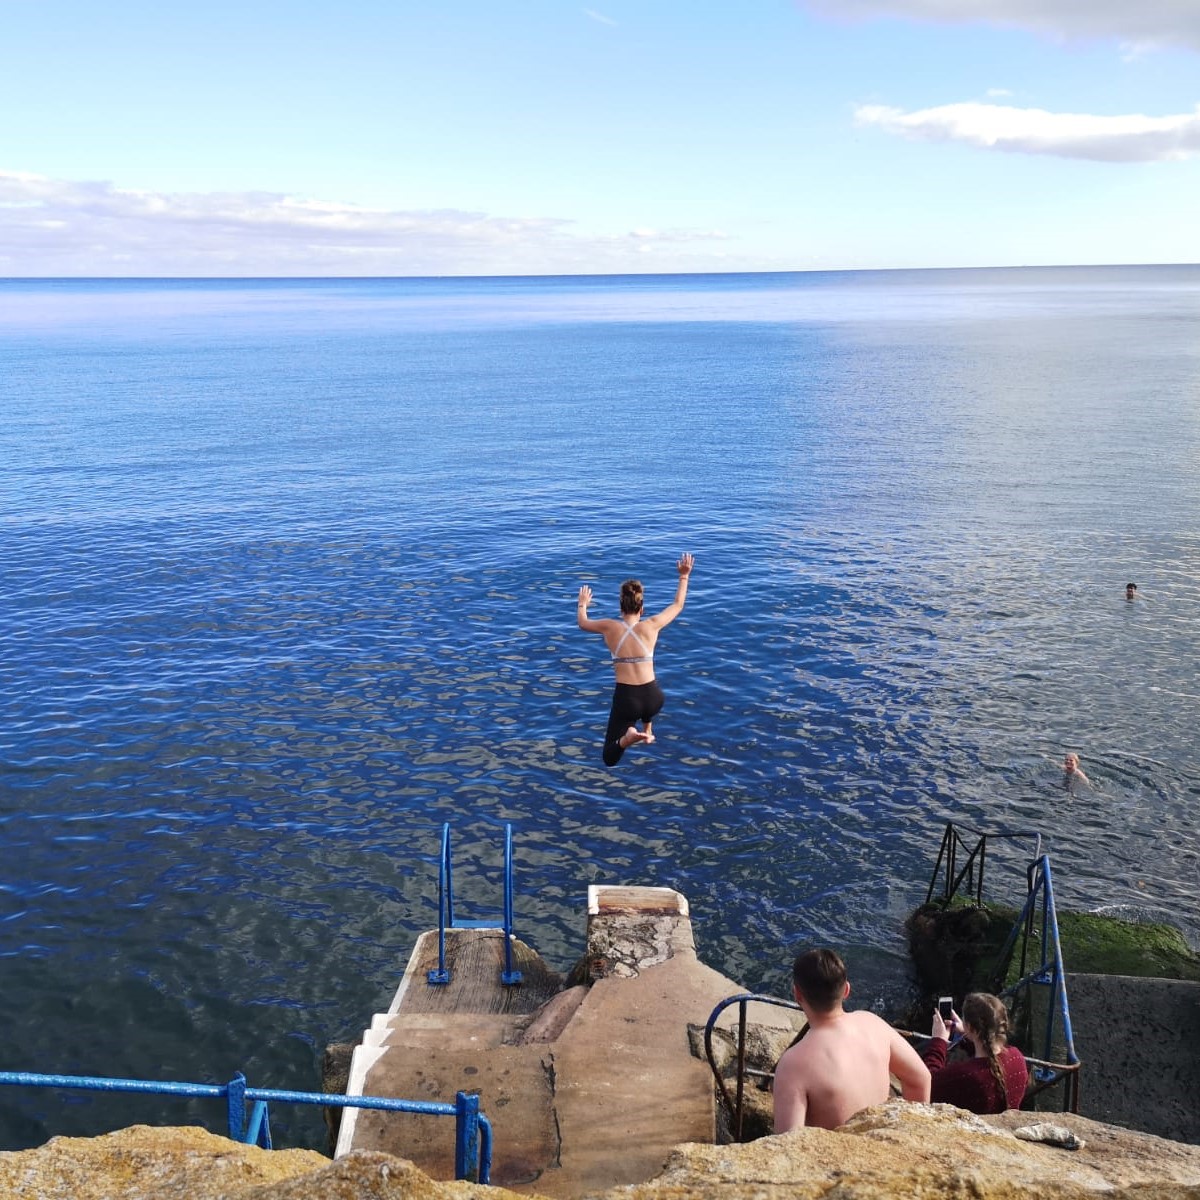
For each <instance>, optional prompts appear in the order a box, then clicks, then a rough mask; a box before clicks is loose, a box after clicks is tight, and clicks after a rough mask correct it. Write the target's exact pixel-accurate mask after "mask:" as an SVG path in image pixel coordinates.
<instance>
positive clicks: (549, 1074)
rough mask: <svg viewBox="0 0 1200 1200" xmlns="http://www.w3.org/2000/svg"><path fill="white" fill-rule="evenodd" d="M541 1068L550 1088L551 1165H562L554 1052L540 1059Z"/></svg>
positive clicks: (560, 1126)
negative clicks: (552, 1136)
mask: <svg viewBox="0 0 1200 1200" xmlns="http://www.w3.org/2000/svg"><path fill="white" fill-rule="evenodd" d="M542 1070H543V1071H545V1072H546V1085H547V1087H549V1089H550V1119H551V1120H552V1121H553V1122H554V1155H553V1157H552V1158H551V1160H550V1163H549V1165H550V1166H551V1167H561V1166H562V1125H560V1124H559V1120H558V1105H557V1104H555V1102H554V1100H555V1096H556V1088H557V1086H558V1073H557V1072H556V1071H555V1069H554V1053H553V1051H551V1052H550V1054H548V1055H547V1056H546V1057H545V1058H543V1059H542Z"/></svg>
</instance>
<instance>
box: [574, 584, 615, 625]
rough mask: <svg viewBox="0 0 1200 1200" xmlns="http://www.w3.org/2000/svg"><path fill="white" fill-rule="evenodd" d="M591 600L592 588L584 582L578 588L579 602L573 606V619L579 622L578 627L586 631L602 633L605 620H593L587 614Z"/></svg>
mask: <svg viewBox="0 0 1200 1200" xmlns="http://www.w3.org/2000/svg"><path fill="white" fill-rule="evenodd" d="M591 602H592V589H591V588H590V587H588V586H587V584H586V583H585V584H584V585H583V587H581V588H580V589H579V602H578V604H576V606H575V620H576V621H577V622H578V623H579V628H580V629H586V630H587V631H588V633H603V632H604V626H605V625H606V624H607V622H605V621H593V620H592V619H591V618H590V617H589V616H588V615H587V610H588V605H589V604H591Z"/></svg>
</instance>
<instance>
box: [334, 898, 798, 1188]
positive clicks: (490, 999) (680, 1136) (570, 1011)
mask: <svg viewBox="0 0 1200 1200" xmlns="http://www.w3.org/2000/svg"><path fill="white" fill-rule="evenodd" d="M447 937H448V943H447V958H448V960H452V970H453V973H454V978H453V982H452V983H451V984H450V985H449V986H448V987H430V986H429V985H428V984H426V982H425V971H426V970H428V969H429V956H430V939H432V946H433V954H434V956H435V957H436V949H437V945H436V939H437V935H436V933H434V934H425V935H423V936H422V938H421V939H420V940H419V941H418V944H417V946H416V947H415V948H414V951H413V956H412V959H411V960H410V962H409V965H408V968H407V969H406V971H405V975H404V979H403V980H402V981H401V984H400V987H399V988H398V990H397V993H396V998H395V1000H394V1001H393V1003H392V1005H391V1007H390V1009H389V1011H388V1013H385V1014H379V1015H377V1016H376V1017H375V1018H374V1019H373V1020H372V1023H371V1028H370V1029H368V1030H367V1031H366V1032H365V1033H364V1036H363V1040H362V1043H361V1044H360V1045H359V1046H358V1047H357V1048H356V1049H355V1051H354V1056H353V1060H352V1065H351V1072H350V1083H349V1086H348V1087H347V1092H348V1093H349V1094H354V1093H358V1094H367V1095H371V1094H373V1095H391V1096H404V1097H407V1098H411V1099H429V1100H439V1101H442V1102H453V1099H454V1094H455V1092H457V1091H459V1090H462V1091H478V1092H479V1095H480V1101H481V1106H482V1108H483V1111H484V1112H485V1113H486V1114H487V1116H488V1118H489V1119H490V1120H491V1122H492V1126H493V1131H494V1135H495V1141H494V1156H493V1164H492V1182H493V1183H494V1184H498V1185H501V1186H504V1187H508V1188H512V1189H515V1190H527V1191H534V1192H538V1193H540V1194H542V1195H546V1196H551V1197H573V1196H582V1195H585V1194H589V1193H593V1192H598V1191H603V1190H606V1189H608V1188H611V1187H615V1186H619V1185H622V1184H635V1183H641V1182H644V1181H645V1180H648V1179H650V1178H652V1177H654V1176H655V1175H657V1174H658V1173H659V1171H660V1170H661V1169H662V1166H663V1164H664V1162H665V1161H666V1158H667V1156H668V1155H669V1153H670V1152H671V1150H672V1149H673V1148H674V1147H675V1146H676V1145H678V1144H680V1143H682V1142H708V1143H711V1142H713V1141H714V1139H715V1134H716V1103H715V1097H714V1090H713V1079H712V1075H711V1072H710V1070H709V1068H708V1064H707V1063H706V1062H704V1061H703V1060H700V1059H697V1058H695V1057H693V1055H692V1053H691V1048H690V1043H689V1036H688V1026H689V1024H691V1025H703V1024H704V1022H705V1021H706V1020H707V1019H708V1015H709V1013H710V1012H711V1011H712V1009H713V1008H714V1007H715V1006H716V1004H717V1003H718V1002H719V1001H721V1000H723V999H725V998H726V997H728V996H731V995H734V994H735V993H738V992H741V991H743V990H744V989H742V988H741V987H740V986H739V985H738V984H737V983H735V982H734V981H733V980H731V979H728V978H726V977H725V976H723V975H721V974H720V973H719V972H717V971H713V970H712V969H711V968H709V967H707V966H705V965H704V964H703V963H701V962H700V961H699V960H698V959H697V957H696V952H695V943H694V941H693V937H692V929H691V921H690V917H689V915H688V908H687V901H686V900H685V899H684V897H683V896H681V895H680V894H679V893H677V892H674V891H671V890H670V889H667V888H592V889H590V891H589V897H588V930H587V949H586V954H585V956H584V959H583V960H582V963H581V965H580V967H579V968H577V970H576V973H575V975H574V976H573V978H576V979H578V980H579V982H577V984H576V986H573V987H565V986H563V981H562V980H561V978H560V977H559V976H557V975H555V973H554V972H553V971H551V970H550V969H549V968H548V967H546V965H545V964H544V963H542V962H541V960H540V959H539V958H538V957H537V955H536V954H535V952H534V951H532V950H531V949H530V948H529V947H527V946H525V945H524V944H523V943H516V942H514V951H515V949H516V946H517V945H520V946H521V949H520V953H519V958H520V963H519V968H520V969H521V970H522V971H525V972H527V975H526V979H527V981H528V983H527V984H522V985H520V986H517V987H512V988H505V987H503V985H502V984H501V983H500V981H499V969H498V964H499V962H500V961H501V960H502V958H503V937H504V935H503V933H502V931H500V930H484V931H480V930H452V931H447ZM451 944H452V945H453V952H452V953H451ZM776 1012H777V1013H778V1020H779V1021H780V1023H781V1024H787V1023H788V1022H789V1021H790V1020H791V1019H792V1018H791V1016H790V1015H789V1014H788V1013H786V1012H785V1011H783V1010H776ZM727 1016H728V1020H729V1021H730V1022H732V1021H733V1020H735V1019H736V1018H735V1016H734V1010H732V1009H731V1010H729V1011H728V1013H727ZM453 1145H454V1126H453V1122H452V1121H450V1120H449V1119H448V1118H444V1117H443V1118H436V1117H414V1116H410V1115H407V1114H383V1113H371V1112H361V1113H355V1110H350V1111H349V1112H347V1114H346V1118H345V1120H344V1121H343V1124H342V1129H341V1135H340V1137H339V1140H338V1146H337V1154H338V1155H339V1156H340V1155H342V1154H345V1153H347V1152H348V1151H349V1150H351V1149H372V1150H384V1151H387V1152H389V1153H392V1154H398V1155H401V1156H402V1157H404V1158H408V1159H411V1160H412V1161H413V1162H415V1163H416V1164H417V1165H418V1166H420V1167H421V1169H422V1170H424V1171H425V1172H426V1173H427V1174H430V1175H432V1176H433V1177H435V1178H441V1179H449V1178H451V1177H452V1176H453Z"/></svg>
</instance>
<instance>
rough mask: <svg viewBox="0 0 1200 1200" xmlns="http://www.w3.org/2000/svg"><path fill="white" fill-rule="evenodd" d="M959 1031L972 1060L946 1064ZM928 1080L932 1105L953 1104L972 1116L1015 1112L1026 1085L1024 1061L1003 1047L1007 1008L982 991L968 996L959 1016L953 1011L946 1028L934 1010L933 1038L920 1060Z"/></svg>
mask: <svg viewBox="0 0 1200 1200" xmlns="http://www.w3.org/2000/svg"><path fill="white" fill-rule="evenodd" d="M955 1029H958V1030H960V1031H961V1032H962V1036H963V1041H964V1042H965V1043H966V1044H967V1047H968V1049H970V1051H971V1057H970V1058H967V1059H963V1060H960V1061H958V1062H952V1063H947V1061H946V1056H947V1054H948V1053H949V1051H950V1035H951V1033H953V1031H954V1030H955ZM921 1057H922V1059H924V1061H925V1065H926V1066H927V1067H928V1068H929V1073H930V1075H932V1076H933V1085H932V1088H931V1090H930V1096H929V1100H930V1103H931V1104H953V1105H956V1106H957V1107H958V1108H965V1109H966V1110H967V1111H968V1112H973V1113H998V1112H1004V1111H1005V1109H1009V1108H1020V1107H1021V1101H1022V1100H1023V1099H1024V1098H1025V1088H1026V1085H1027V1084H1028V1083H1029V1068H1028V1066H1027V1065H1026V1063H1025V1056H1024V1055H1023V1054H1022V1053H1021V1051H1020V1050H1018V1049H1017V1047H1016V1046H1010V1045H1009V1044H1008V1009H1006V1008H1005V1007H1004V1001H1003V1000H1001V999H999V997H997V996H992V995H990V994H989V993H987V992H972V993H971V994H970V995H969V996H967V998H966V999H965V1000H964V1001H963V1011H962V1016H961V1017H960V1016H959V1015H958V1013H956V1012H954V1010H953V1009H951V1011H950V1021H949V1023H947V1022H946V1020H945V1019H944V1018H943V1017H942V1014H941V1012H940V1011H938V1010H937V1009H935V1010H934V1013H933V1037H932V1039H931V1040H930V1042H929V1045H928V1046H926V1048H925V1052H924V1053H923V1054H922V1055H921Z"/></svg>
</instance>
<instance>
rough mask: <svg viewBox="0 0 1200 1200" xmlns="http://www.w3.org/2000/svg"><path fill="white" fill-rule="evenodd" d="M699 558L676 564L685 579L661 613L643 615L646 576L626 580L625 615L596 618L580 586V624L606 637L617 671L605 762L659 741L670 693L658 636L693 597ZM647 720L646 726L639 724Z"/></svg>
mask: <svg viewBox="0 0 1200 1200" xmlns="http://www.w3.org/2000/svg"><path fill="white" fill-rule="evenodd" d="M694 563H695V559H694V558H693V557H692V555H690V554H684V555H682V556H681V557H680V559H679V562H678V563H676V570H677V571H678V572H679V583H678V585H677V586H676V588H675V599H674V600H673V601H672V602H671V603H670V604H668V605H667V607H666V608H664V609H663V610H662V612H660V613H656V614H655V615H654V616H652V617H643V616H642V608H643V606H644V603H645V594H644V590H643V588H642V584H641V581H640V580H637V579H627V580H625V582H624V583H623V584H621V619H620V620H619V621H617V620H612V619H611V618H602V619H600V620H592V619H591V618H590V617H589V616H588V615H587V613H588V606H589V605H590V604H591V603H592V589H591V588H590V587H588V586H587V585H586V584H585V585H584V586H583V587H581V588H580V589H579V601H578V604H577V606H576V611H575V619H576V621H577V622H578V625H579V628H580V629H583V630H586V631H587V632H588V633H598V634H600V636H601V637H603V638H604V643H605V645H606V646H607V647H608V653H609V657H610V659H611V660H612V665H613V671H614V673H615V674H616V686H615V688H614V689H613V698H612V708H611V710H610V711H609V714H608V727H607V728H606V729H605V731H604V750H603V757H604V764H605V766H609V767H613V766H616V764H617V763H618V762H620V761H621V755H622V754H624V753H625V751H626V750H628V749H629V747H630V746H634V745H638V744H644V745H648V744H649V743H651V742H653V741H654V730H653V721H654V718H655V717H656V716H658V714H659V713H660V712H661V711H662V707H663V704H664V703H665V702H666V697H665V696H664V695H663V690H662V688H661V687H659V685H658V681H657V679H656V678H655V676H654V647H655V644H656V643H657V642H658V635H659V634H660V633H661V632H662V630H663V629H665V628H666V627H667V626H668V625H670V623H671V622H672V621H673V620H675V618H676V617H677V616H679V614H680V613H681V612H683V606H684V604H685V603H686V601H687V588H688V578H689V577H690V576H691V573H692V566H693V565H694ZM638 722H641V726H642V727H641V729H639V728H638Z"/></svg>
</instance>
